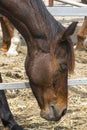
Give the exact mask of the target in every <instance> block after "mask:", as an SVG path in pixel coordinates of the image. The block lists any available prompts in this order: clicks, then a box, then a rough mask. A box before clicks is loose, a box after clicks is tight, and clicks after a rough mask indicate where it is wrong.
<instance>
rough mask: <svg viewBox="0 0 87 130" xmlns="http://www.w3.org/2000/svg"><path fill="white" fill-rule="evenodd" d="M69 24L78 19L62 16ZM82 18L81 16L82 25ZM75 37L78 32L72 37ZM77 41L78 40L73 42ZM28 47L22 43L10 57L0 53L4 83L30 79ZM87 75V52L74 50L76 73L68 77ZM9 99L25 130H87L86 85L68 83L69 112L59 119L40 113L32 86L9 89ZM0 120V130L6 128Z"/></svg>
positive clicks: (16, 116) (0, 66)
mask: <svg viewBox="0 0 87 130" xmlns="http://www.w3.org/2000/svg"><path fill="white" fill-rule="evenodd" d="M59 20H60V21H61V22H64V21H66V23H65V25H68V24H69V23H70V22H71V21H73V20H78V19H77V18H74V19H72V20H71V19H70V18H67V19H66V18H62V19H60V18H59ZM82 20H83V18H82V19H79V25H80V24H81V22H82ZM73 37H74V38H73V40H75V37H76V33H75V34H74V36H73ZM74 42H75V41H74ZM25 56H26V46H21V48H20V50H19V55H18V56H16V57H8V56H6V54H5V53H3V52H0V72H1V73H2V77H3V82H22V81H23V82H24V81H28V80H27V76H26V74H25V69H24V60H25ZM83 77H87V51H86V50H85V51H77V50H75V72H74V74H73V75H69V78H70V79H71V78H83ZM6 94H7V97H8V102H9V105H10V108H11V110H12V112H13V114H14V116H15V119H16V121H17V122H18V123H19V124H20V125H21V126H22V127H23V128H24V129H25V130H87V85H84V86H82V85H79V86H73V87H70V86H69V96H68V111H67V114H66V115H65V116H64V117H63V118H62V119H61V120H60V121H59V122H47V121H46V120H44V119H42V118H41V117H40V115H39V107H38V105H37V102H36V100H35V98H34V96H33V94H32V92H31V89H18V90H15V91H9V90H8V91H7V92H6ZM3 129H4V128H3V126H2V124H1V122H0V130H3Z"/></svg>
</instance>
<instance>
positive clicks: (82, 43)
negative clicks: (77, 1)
mask: <svg viewBox="0 0 87 130" xmlns="http://www.w3.org/2000/svg"><path fill="white" fill-rule="evenodd" d="M81 2H82V3H84V4H87V0H81ZM48 5H49V6H50V7H51V6H53V5H54V0H48ZM85 48H87V16H85V18H84V21H83V24H82V26H81V27H80V29H79V31H78V32H77V43H76V49H80V50H81V49H85Z"/></svg>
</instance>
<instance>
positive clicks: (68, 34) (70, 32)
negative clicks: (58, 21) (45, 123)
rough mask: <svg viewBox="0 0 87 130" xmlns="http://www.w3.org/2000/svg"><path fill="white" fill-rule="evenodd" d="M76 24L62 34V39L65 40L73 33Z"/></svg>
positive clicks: (72, 24)
mask: <svg viewBox="0 0 87 130" xmlns="http://www.w3.org/2000/svg"><path fill="white" fill-rule="evenodd" d="M77 23H78V22H73V23H71V24H70V25H69V27H68V28H66V29H65V31H64V32H63V33H62V39H66V38H67V37H68V36H70V35H72V34H73V33H74V31H75V28H76V26H77Z"/></svg>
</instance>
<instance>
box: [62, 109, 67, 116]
mask: <svg viewBox="0 0 87 130" xmlns="http://www.w3.org/2000/svg"><path fill="white" fill-rule="evenodd" d="M66 111H67V109H66V108H65V109H64V110H63V112H62V116H64V115H65V114H66Z"/></svg>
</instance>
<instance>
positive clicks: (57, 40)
mask: <svg viewBox="0 0 87 130" xmlns="http://www.w3.org/2000/svg"><path fill="white" fill-rule="evenodd" d="M0 13H2V14H3V15H5V16H6V17H8V18H9V20H10V21H11V22H12V23H13V24H14V26H15V27H16V28H17V29H18V30H19V32H20V33H21V34H22V36H23V37H24V38H25V40H26V45H27V56H26V61H25V70H26V74H27V76H28V78H29V81H30V86H31V89H32V92H33V94H34V96H35V98H36V100H37V102H38V105H39V107H40V110H41V112H40V115H41V117H43V118H44V119H46V120H48V121H59V120H60V119H61V117H62V116H64V114H65V113H66V111H67V101H68V83H67V81H68V71H69V72H72V71H73V69H74V52H73V43H72V41H71V39H70V35H72V34H73V33H74V30H75V28H76V25H77V22H73V23H72V24H71V25H70V26H69V27H67V28H64V27H63V25H61V23H59V22H58V21H56V20H55V19H54V17H53V16H52V15H51V14H50V13H49V12H48V10H47V9H46V7H45V5H44V3H43V1H42V0H38V1H36V0H32V1H30V0H17V1H15V0H14V1H13V0H8V1H6V0H0ZM43 63H44V64H43ZM5 108H6V106H5ZM5 110H6V109H5ZM6 113H10V112H9V110H8V111H5V113H3V111H2V114H1V119H3V121H4V122H5V123H4V125H5V124H6V126H9V127H10V129H11V130H19V128H17V126H18V125H16V127H15V124H16V123H15V121H14V120H13V118H12V115H11V113H10V114H6ZM10 117H11V118H10ZM11 119H12V120H11ZM9 120H10V121H9ZM20 129H21V128H20Z"/></svg>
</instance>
